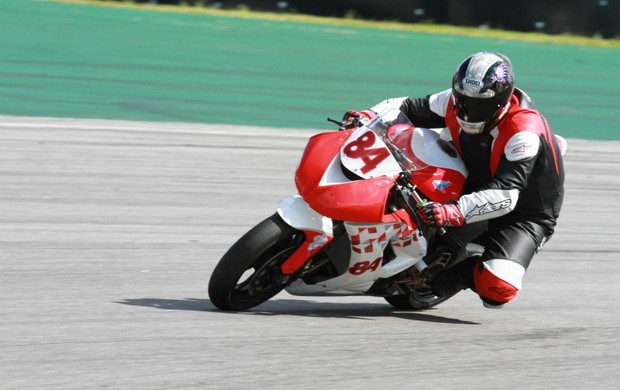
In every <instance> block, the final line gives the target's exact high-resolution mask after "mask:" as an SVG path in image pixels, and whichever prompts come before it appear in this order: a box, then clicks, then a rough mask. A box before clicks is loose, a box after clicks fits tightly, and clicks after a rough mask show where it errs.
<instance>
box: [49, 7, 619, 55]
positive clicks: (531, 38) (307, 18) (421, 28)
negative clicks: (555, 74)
mask: <svg viewBox="0 0 620 390" xmlns="http://www.w3.org/2000/svg"><path fill="white" fill-rule="evenodd" d="M47 1H55V2H61V3H73V4H87V5H95V6H103V7H115V8H133V9H146V10H151V11H156V12H157V11H162V12H177V13H186V14H189V13H193V14H208V15H214V16H222V17H231V18H245V19H259V20H270V21H283V22H298V23H312V24H322V25H337V26H349V27H364V28H375V29H383V30H395V31H410V32H419V33H428V34H440V35H456V36H469V37H478V38H492V39H505V40H515V41H525V42H539V43H552V44H559V45H577V46H592V47H607V48H620V39H599V38H589V37H583V36H576V35H569V34H566V35H549V34H541V33H533V32H532V33H525V32H514V31H505V30H496V29H481V28H476V27H456V26H448V25H438V24H407V23H399V22H386V21H369V20H360V19H350V18H331V17H321V16H312V15H302V14H291V13H273V12H257V11H251V10H249V9H248V8H247V7H243V8H242V9H238V10H221V9H216V8H208V7H201V6H193V7H192V6H183V5H179V6H167V5H152V4H146V3H133V2H131V1H124V2H110V1H102V0H47Z"/></svg>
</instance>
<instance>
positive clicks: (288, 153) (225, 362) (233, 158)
mask: <svg viewBox="0 0 620 390" xmlns="http://www.w3.org/2000/svg"><path fill="white" fill-rule="evenodd" d="M315 132H316V131H303V130H295V131H286V130H275V129H260V128H250V127H234V126H229V125H227V126H225V125H222V126H218V125H196V124H194V125H186V124H179V123H177V124H174V123H173V124H161V123H146V122H118V121H114V122H113V121H92V120H91V121H86V120H80V121H76V120H60V119H45V118H38V119H33V118H16V117H0V188H1V191H0V220H1V223H0V232H1V234H0V256H1V259H0V290H1V299H2V304H1V305H0V367H1V370H0V388H2V389H98V388H111V389H245V388H260V389H289V388H295V389H327V388H329V389H351V388H356V389H375V388H382V389H403V388H415V389H429V388H445V389H457V388H458V389H497V388H512V389H612V388H618V379H619V378H618V361H620V352H619V347H620V342H619V341H618V335H619V334H620V326H619V325H618V320H619V319H620V310H619V305H618V297H619V296H620V284H618V283H617V280H618V275H619V274H620V265H619V262H618V252H619V247H620V245H619V244H618V239H617V237H618V235H619V232H620V218H618V213H617V212H616V211H615V210H617V208H616V207H615V206H616V205H617V199H618V197H619V193H618V192H619V190H618V188H620V176H619V175H618V172H619V170H618V166H619V163H620V157H618V153H617V150H618V148H619V147H620V143H618V142H594V141H582V140H574V139H569V150H568V153H567V155H566V170H567V172H568V176H567V196H566V201H565V205H564V210H563V213H562V216H561V221H560V225H559V226H558V229H557V234H556V236H555V237H554V238H553V240H551V241H550V242H549V243H548V245H547V246H546V247H545V249H544V251H543V252H541V253H540V254H539V255H538V256H537V257H536V258H535V260H534V262H533V264H532V266H531V268H530V270H529V272H528V274H527V276H526V280H525V284H524V290H523V291H522V292H521V293H520V294H519V296H518V297H517V298H516V300H515V301H514V302H512V303H511V304H510V305H508V306H507V307H505V308H504V309H502V310H488V309H484V308H483V307H482V305H481V304H480V302H479V300H478V299H477V297H476V296H475V295H474V294H472V293H471V292H464V293H462V294H460V295H458V296H457V297H455V298H454V299H452V300H451V301H448V302H446V303H444V304H443V305H441V306H439V307H438V308H436V309H434V310H430V311H424V312H406V311H398V310H394V309H392V308H391V307H390V306H389V305H387V304H386V303H385V302H384V301H383V299H381V298H376V297H343V298H316V297H307V298H306V297H293V296H290V295H287V294H286V293H281V294H279V295H278V296H277V297H276V298H275V299H273V300H271V301H269V302H268V303H266V304H263V305H261V306H259V307H257V308H256V309H254V310H251V311H249V312H244V313H230V312H221V311H218V310H215V309H214V307H213V305H212V304H211V303H210V301H209V299H208V295H207V282H208V279H209V276H210V273H211V271H212V269H213V267H214V266H215V264H216V263H217V261H218V260H219V258H220V257H221V255H222V254H223V253H224V252H225V251H226V249H227V248H228V247H229V246H230V245H231V244H232V243H233V242H234V241H235V240H236V239H237V238H238V237H240V236H241V235H242V234H243V233H244V232H245V231H246V230H248V229H249V228H250V227H251V226H253V225H254V224H256V223H257V222H259V221H260V220H261V219H263V218H264V217H267V216H268V215H270V214H271V213H272V212H273V210H274V208H275V205H276V203H277V202H278V201H279V200H280V199H282V198H284V197H286V196H288V195H289V194H292V193H293V192H294V191H295V188H294V184H293V172H294V170H295V168H296V165H297V162H298V160H299V158H300V156H301V152H302V150H303V147H304V145H305V142H306V139H307V137H308V136H309V135H311V134H313V133H315Z"/></svg>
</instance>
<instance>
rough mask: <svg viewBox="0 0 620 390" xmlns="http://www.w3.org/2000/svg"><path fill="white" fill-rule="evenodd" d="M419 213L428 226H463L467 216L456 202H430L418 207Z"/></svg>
mask: <svg viewBox="0 0 620 390" xmlns="http://www.w3.org/2000/svg"><path fill="white" fill-rule="evenodd" d="M416 212H417V214H418V216H419V217H420V219H421V220H422V222H424V223H425V224H426V225H428V226H433V227H443V226H463V224H465V218H464V217H463V213H462V212H461V210H460V209H459V207H458V206H457V205H456V203H455V202H449V203H435V202H429V203H426V204H424V205H422V206H420V207H419V208H418V209H417V211H416Z"/></svg>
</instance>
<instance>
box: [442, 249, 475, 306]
mask: <svg viewBox="0 0 620 390" xmlns="http://www.w3.org/2000/svg"><path fill="white" fill-rule="evenodd" d="M477 259H478V257H470V258H467V259H465V260H463V261H462V262H460V263H458V264H457V265H455V266H454V267H451V268H449V269H447V270H445V271H442V272H440V273H439V274H437V276H435V277H434V278H433V280H432V282H431V289H432V291H433V294H435V295H436V296H438V297H440V298H444V297H451V296H452V295H454V294H456V293H458V292H459V291H461V290H466V289H468V288H470V289H472V290H474V287H473V286H474V267H475V266H476V264H478V261H477Z"/></svg>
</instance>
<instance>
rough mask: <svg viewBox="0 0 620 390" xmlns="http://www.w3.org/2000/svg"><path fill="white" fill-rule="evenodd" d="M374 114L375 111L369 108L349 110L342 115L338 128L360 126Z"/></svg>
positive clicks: (347, 128)
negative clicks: (340, 124)
mask: <svg viewBox="0 0 620 390" xmlns="http://www.w3.org/2000/svg"><path fill="white" fill-rule="evenodd" d="M373 116H375V113H374V112H372V111H370V110H364V111H356V110H349V111H347V112H345V113H344V115H343V116H342V123H343V125H342V127H341V128H340V130H349V129H352V128H355V127H360V126H362V125H363V124H364V123H366V122H367V121H368V120H369V119H371V118H372V117H373Z"/></svg>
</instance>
